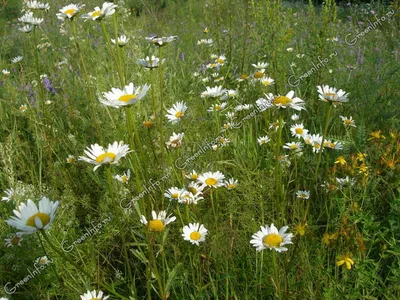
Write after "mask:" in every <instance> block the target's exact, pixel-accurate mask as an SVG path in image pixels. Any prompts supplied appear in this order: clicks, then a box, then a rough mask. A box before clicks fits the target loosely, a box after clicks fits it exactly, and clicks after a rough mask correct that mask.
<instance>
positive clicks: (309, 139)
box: [303, 134, 311, 145]
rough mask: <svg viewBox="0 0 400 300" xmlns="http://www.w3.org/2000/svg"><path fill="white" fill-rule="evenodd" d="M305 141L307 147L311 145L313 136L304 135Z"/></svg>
mask: <svg viewBox="0 0 400 300" xmlns="http://www.w3.org/2000/svg"><path fill="white" fill-rule="evenodd" d="M303 141H304V143H305V144H306V145H311V134H305V135H303Z"/></svg>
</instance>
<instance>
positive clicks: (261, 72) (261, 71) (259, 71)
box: [252, 69, 265, 81]
mask: <svg viewBox="0 0 400 300" xmlns="http://www.w3.org/2000/svg"><path fill="white" fill-rule="evenodd" d="M264 73H265V69H257V71H256V72H254V73H253V75H252V78H253V80H254V81H258V80H260V79H261V78H263V77H264Z"/></svg>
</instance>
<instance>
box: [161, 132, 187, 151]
mask: <svg viewBox="0 0 400 300" xmlns="http://www.w3.org/2000/svg"><path fill="white" fill-rule="evenodd" d="M184 135H185V134H184V133H183V132H181V133H175V132H174V133H173V134H172V135H171V136H170V137H169V141H168V142H165V145H166V146H167V148H168V149H169V148H179V147H180V146H181V145H182V138H183V136H184Z"/></svg>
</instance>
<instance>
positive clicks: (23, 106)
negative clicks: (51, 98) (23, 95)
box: [18, 104, 28, 113]
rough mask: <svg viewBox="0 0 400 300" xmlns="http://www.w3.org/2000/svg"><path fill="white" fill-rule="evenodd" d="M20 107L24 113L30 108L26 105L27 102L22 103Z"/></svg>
mask: <svg viewBox="0 0 400 300" xmlns="http://www.w3.org/2000/svg"><path fill="white" fill-rule="evenodd" d="M18 109H19V111H20V112H23V113H24V112H26V111H27V110H28V106H26V105H25V104H22V105H21V106H20V107H19V108H18Z"/></svg>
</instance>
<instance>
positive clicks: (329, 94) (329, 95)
mask: <svg viewBox="0 0 400 300" xmlns="http://www.w3.org/2000/svg"><path fill="white" fill-rule="evenodd" d="M325 96H326V97H325V99H326V100H331V101H332V100H333V99H334V98H335V97H336V94H335V93H326V94H325Z"/></svg>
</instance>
